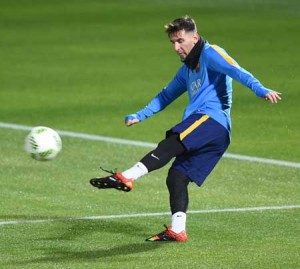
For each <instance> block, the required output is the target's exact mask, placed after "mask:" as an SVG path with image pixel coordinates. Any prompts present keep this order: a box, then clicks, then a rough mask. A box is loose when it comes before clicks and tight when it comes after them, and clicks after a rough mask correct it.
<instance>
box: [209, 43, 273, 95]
mask: <svg viewBox="0 0 300 269" xmlns="http://www.w3.org/2000/svg"><path fill="white" fill-rule="evenodd" d="M207 62H208V68H210V69H212V70H215V71H217V72H220V73H223V74H225V75H227V76H229V77H231V78H232V79H234V80H236V81H238V82H239V83H241V84H242V85H244V86H246V87H248V88H249V89H251V90H252V91H253V92H254V93H255V94H256V95H257V96H258V97H265V96H266V95H267V94H268V93H269V92H270V91H271V90H270V89H267V88H265V87H264V86H263V85H262V84H261V83H260V81H259V80H258V79H256V78H255V77H254V76H253V75H252V74H251V73H250V72H248V71H247V70H245V69H244V68H242V67H240V66H239V65H238V63H237V62H236V61H235V60H234V59H233V58H231V57H230V56H229V55H228V54H227V53H226V52H225V51H224V50H223V49H222V48H220V47H218V46H216V45H212V46H211V47H210V48H208V54H207Z"/></svg>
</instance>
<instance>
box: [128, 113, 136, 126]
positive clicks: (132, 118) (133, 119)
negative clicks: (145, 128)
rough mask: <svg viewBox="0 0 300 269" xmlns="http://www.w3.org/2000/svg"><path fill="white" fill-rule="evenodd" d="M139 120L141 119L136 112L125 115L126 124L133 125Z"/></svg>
mask: <svg viewBox="0 0 300 269" xmlns="http://www.w3.org/2000/svg"><path fill="white" fill-rule="evenodd" d="M138 122H139V120H138V118H137V115H136V114H130V115H127V116H126V117H125V124H126V126H131V125H133V124H135V123H138Z"/></svg>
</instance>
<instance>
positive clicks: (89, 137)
mask: <svg viewBox="0 0 300 269" xmlns="http://www.w3.org/2000/svg"><path fill="white" fill-rule="evenodd" d="M0 128H7V129H14V130H22V131H30V130H31V129H32V128H33V126H26V125H19V124H13V123H5V122H0ZM56 131H57V132H58V133H59V134H60V135H61V136H67V137H74V138H81V139H87V140H94V141H102V142H107V143H115V144H124V145H131V146H138V147H147V148H153V147H156V145H157V144H155V143H149V142H143V141H135V140H128V139H121V138H113V137H106V136H101V135H93V134H85V133H75V132H70V131H61V130H56ZM224 157H225V158H229V159H235V160H240V161H249V162H258V163H264V164H270V165H277V166H287V167H292V168H300V163H296V162H289V161H282V160H273V159H267V158H260V157H253V156H247V155H240V154H233V153H225V154H224Z"/></svg>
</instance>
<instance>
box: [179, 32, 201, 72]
mask: <svg viewBox="0 0 300 269" xmlns="http://www.w3.org/2000/svg"><path fill="white" fill-rule="evenodd" d="M204 43H205V40H204V39H203V38H202V37H201V36H200V39H199V41H198V42H197V43H196V44H195V46H194V47H193V48H192V50H191V51H190V53H189V54H188V56H186V58H185V59H184V60H183V62H184V63H185V65H186V66H187V67H189V68H191V69H196V67H197V65H198V62H199V57H200V54H201V51H202V49H203V47H204Z"/></svg>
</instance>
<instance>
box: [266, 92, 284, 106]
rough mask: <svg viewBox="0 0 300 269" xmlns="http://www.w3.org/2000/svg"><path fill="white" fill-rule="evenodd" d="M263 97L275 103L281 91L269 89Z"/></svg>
mask: <svg viewBox="0 0 300 269" xmlns="http://www.w3.org/2000/svg"><path fill="white" fill-rule="evenodd" d="M264 99H265V100H266V101H270V102H271V103H273V104H274V103H277V102H278V101H280V100H281V93H280V92H276V91H270V92H269V93H268V94H267V95H266V96H265V97H264Z"/></svg>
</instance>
